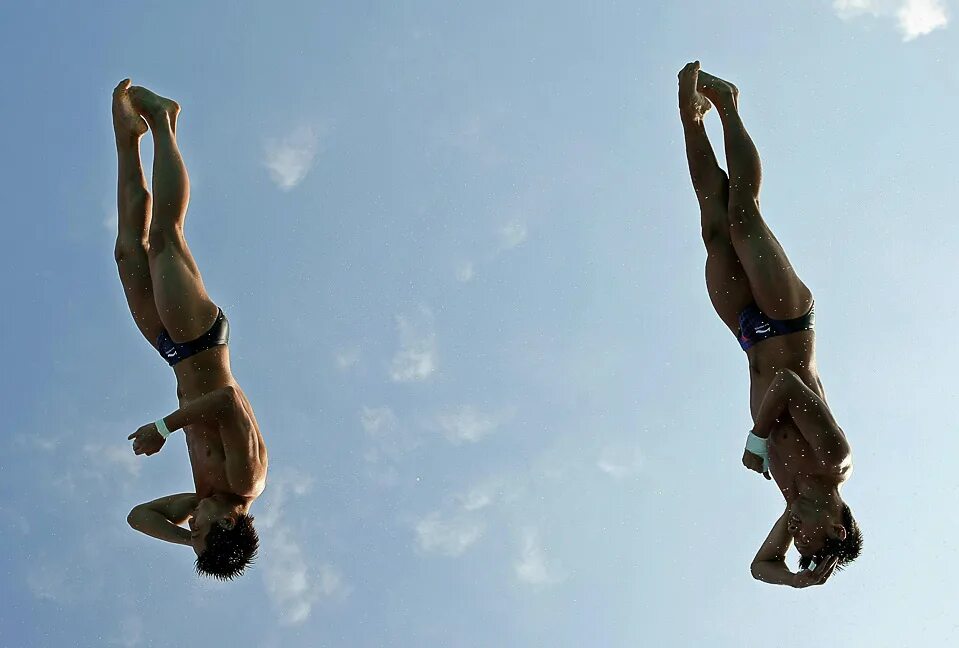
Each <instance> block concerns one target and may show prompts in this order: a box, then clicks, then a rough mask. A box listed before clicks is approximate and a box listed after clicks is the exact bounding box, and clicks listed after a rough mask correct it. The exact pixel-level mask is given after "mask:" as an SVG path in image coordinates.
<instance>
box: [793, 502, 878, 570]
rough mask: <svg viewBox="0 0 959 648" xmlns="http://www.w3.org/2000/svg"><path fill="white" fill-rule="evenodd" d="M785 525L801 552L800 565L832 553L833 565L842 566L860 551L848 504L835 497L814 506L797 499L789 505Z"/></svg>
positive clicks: (822, 558)
mask: <svg viewBox="0 0 959 648" xmlns="http://www.w3.org/2000/svg"><path fill="white" fill-rule="evenodd" d="M788 529H789V534H790V535H791V536H792V537H793V540H794V541H795V544H796V549H798V550H799V553H800V554H801V555H802V556H801V558H800V559H799V566H800V568H802V569H805V568H806V567H808V566H809V565H810V563H812V561H814V560H815V561H816V564H817V565H818V564H821V563H822V561H823V560H825V559H826V558H827V557H830V556H836V557H838V558H839V562H838V563H836V569H839V570H842V569H843V567H845V566H846V565H848V564H849V563H851V562H852V561H854V560H855V559H856V558H858V557H859V554H860V553H861V552H862V532H861V531H860V530H859V525H858V524H856V520H855V519H854V518H853V517H852V511H851V510H850V509H849V505H848V504H846V503H845V502H843V501H842V500H841V499H839V498H838V497H836V498H834V499H833V500H832V501H829V500H827V501H826V502H825V503H824V504H823V505H818V506H816V505H812V504H810V503H809V502H803V501H798V500H797V501H796V502H794V503H793V504H792V505H791V506H790V507H789V526H788Z"/></svg>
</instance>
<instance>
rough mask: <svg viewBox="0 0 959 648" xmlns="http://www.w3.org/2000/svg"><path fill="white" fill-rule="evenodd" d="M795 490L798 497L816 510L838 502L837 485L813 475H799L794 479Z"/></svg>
mask: <svg viewBox="0 0 959 648" xmlns="http://www.w3.org/2000/svg"><path fill="white" fill-rule="evenodd" d="M796 490H798V491H799V497H800V498H801V499H803V500H805V501H807V502H808V503H810V504H813V505H815V506H816V507H817V508H824V507H825V506H827V505H829V504H831V503H834V502H838V501H840V499H841V498H840V497H839V485H838V484H836V483H834V482H830V481H826V480H823V479H821V478H819V477H817V476H814V475H801V476H797V477H796Z"/></svg>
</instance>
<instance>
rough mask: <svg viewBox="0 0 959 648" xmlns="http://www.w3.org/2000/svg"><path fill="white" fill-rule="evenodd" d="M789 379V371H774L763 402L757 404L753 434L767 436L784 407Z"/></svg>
mask: <svg viewBox="0 0 959 648" xmlns="http://www.w3.org/2000/svg"><path fill="white" fill-rule="evenodd" d="M791 379H792V376H791V375H790V373H788V372H786V371H783V370H781V371H779V372H777V373H776V377H775V378H773V380H772V382H771V383H769V388H768V389H767V390H766V393H765V395H764V396H763V402H762V404H761V405H760V406H759V412H758V413H757V414H756V420H755V422H754V424H753V434H755V435H756V436H758V437H761V438H763V439H767V438H769V432H770V430H772V427H773V423H775V422H776V419H778V418H779V416H780V415H781V414H782V413H783V410H785V409H786V405H787V403H788V398H787V397H788V386H789V381H790V380H791Z"/></svg>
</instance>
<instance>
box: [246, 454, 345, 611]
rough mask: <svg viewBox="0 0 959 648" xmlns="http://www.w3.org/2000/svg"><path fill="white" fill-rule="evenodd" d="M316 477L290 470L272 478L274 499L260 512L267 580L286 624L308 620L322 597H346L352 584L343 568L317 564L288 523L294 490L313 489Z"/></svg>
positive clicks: (299, 494)
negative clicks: (348, 583)
mask: <svg viewBox="0 0 959 648" xmlns="http://www.w3.org/2000/svg"><path fill="white" fill-rule="evenodd" d="M312 483H313V480H312V478H311V477H309V476H307V475H304V474H302V473H299V472H295V471H290V472H287V473H285V474H282V475H280V476H278V477H277V478H275V479H273V480H272V481H271V482H270V486H271V491H272V492H271V496H270V497H271V499H270V501H269V502H268V505H267V507H266V508H265V510H264V511H263V513H262V514H260V515H257V528H258V529H259V530H260V534H261V536H262V537H263V541H262V545H263V546H264V547H268V548H269V549H268V551H264V552H263V553H262V556H261V558H260V564H261V566H262V568H263V571H262V574H263V582H264V585H265V586H266V591H267V594H269V596H270V599H271V600H272V601H273V605H274V607H275V608H276V609H277V611H278V613H279V615H280V622H281V624H283V625H296V624H299V623H303V622H304V621H306V620H307V619H308V618H309V616H310V613H311V612H312V610H313V606H314V605H315V604H316V603H317V601H319V600H320V599H322V598H332V597H343V596H346V595H347V594H348V593H349V588H348V587H347V586H346V585H345V583H344V582H343V577H342V576H341V575H340V573H339V571H338V570H337V569H336V568H335V567H334V566H333V565H330V564H328V563H321V564H318V565H313V561H312V560H311V558H312V557H313V556H314V555H315V553H316V552H315V551H313V552H311V555H309V556H308V555H307V554H306V552H304V551H303V548H302V547H301V545H300V543H299V542H298V541H297V540H296V539H295V538H294V535H293V530H292V528H291V527H290V526H289V525H287V524H285V523H284V513H285V510H286V505H287V504H288V502H289V500H290V497H291V494H292V495H296V496H302V495H305V494H307V493H309V491H310V488H311V487H312Z"/></svg>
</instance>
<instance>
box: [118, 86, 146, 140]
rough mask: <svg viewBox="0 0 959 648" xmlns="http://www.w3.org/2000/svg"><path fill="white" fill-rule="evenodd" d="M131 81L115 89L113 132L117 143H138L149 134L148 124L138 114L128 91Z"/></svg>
mask: <svg viewBox="0 0 959 648" xmlns="http://www.w3.org/2000/svg"><path fill="white" fill-rule="evenodd" d="M129 87H130V79H124V80H123V81H121V82H120V83H119V84H117V87H116V88H114V89H113V132H114V134H116V136H117V141H118V142H119V141H130V140H133V141H136V140H138V139H140V138H141V137H143V134H144V133H146V132H147V123H146V122H145V121H143V117H140V115H138V114H137V111H136V109H135V108H134V107H133V102H132V101H130V94H129V93H128V92H127V90H128V89H129Z"/></svg>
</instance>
